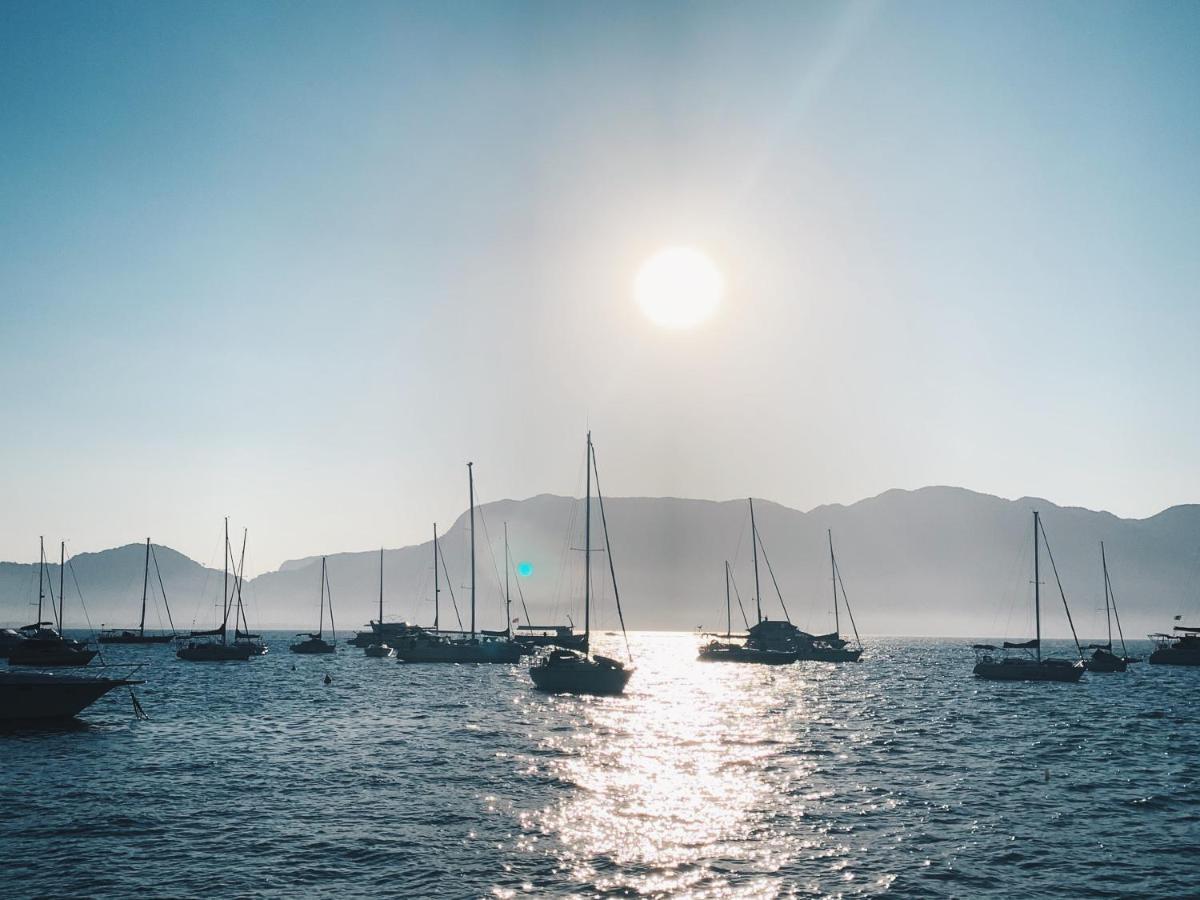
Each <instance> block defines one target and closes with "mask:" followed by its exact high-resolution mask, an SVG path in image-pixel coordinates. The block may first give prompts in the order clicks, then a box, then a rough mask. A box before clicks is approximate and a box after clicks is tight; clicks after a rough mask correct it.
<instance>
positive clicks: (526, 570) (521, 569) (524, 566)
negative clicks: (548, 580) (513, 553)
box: [517, 562, 533, 578]
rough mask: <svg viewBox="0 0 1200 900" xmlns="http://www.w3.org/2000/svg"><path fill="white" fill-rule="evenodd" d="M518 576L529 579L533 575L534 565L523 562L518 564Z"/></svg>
mask: <svg viewBox="0 0 1200 900" xmlns="http://www.w3.org/2000/svg"><path fill="white" fill-rule="evenodd" d="M517 574H518V575H520V576H521V577H522V578H528V577H529V576H530V575H532V574H533V563H529V562H523V563H517Z"/></svg>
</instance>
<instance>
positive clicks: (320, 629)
mask: <svg viewBox="0 0 1200 900" xmlns="http://www.w3.org/2000/svg"><path fill="white" fill-rule="evenodd" d="M324 633H325V557H323V556H322V557H321V611H320V612H319V613H317V640H320V639H321V635H322V634H324Z"/></svg>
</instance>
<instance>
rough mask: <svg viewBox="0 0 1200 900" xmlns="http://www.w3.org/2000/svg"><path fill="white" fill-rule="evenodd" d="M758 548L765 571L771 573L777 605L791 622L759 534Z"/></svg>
mask: <svg viewBox="0 0 1200 900" xmlns="http://www.w3.org/2000/svg"><path fill="white" fill-rule="evenodd" d="M758 549H759V550H761V551H762V555H763V559H765V560H766V561H767V571H768V572H769V573H770V574H771V583H772V584H773V585H775V595H776V596H777V597H778V598H779V605H780V606H782V607H783V617H784V618H785V619H787V620H788V621H789V622H791V621H792V617H791V616H790V615H788V609H787V604H786V603H784V602H783V594H782V593H781V592H780V590H779V582H778V581H776V580H775V570H774V569H772V568H771V558H770V557H769V556H767V548H766V545H765V544H763V540H762V535H761V534H760V535H758Z"/></svg>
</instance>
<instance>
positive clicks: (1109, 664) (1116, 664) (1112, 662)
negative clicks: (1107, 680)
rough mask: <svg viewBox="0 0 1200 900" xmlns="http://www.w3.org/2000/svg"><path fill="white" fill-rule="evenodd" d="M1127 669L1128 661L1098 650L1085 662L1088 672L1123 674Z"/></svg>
mask: <svg viewBox="0 0 1200 900" xmlns="http://www.w3.org/2000/svg"><path fill="white" fill-rule="evenodd" d="M1128 668H1129V661H1128V660H1126V659H1125V658H1123V657H1120V656H1117V655H1116V654H1115V653H1106V652H1105V651H1103V650H1098V651H1096V652H1095V653H1093V654H1092V657H1091V659H1089V660H1088V661H1087V670H1088V671H1089V672H1124V671H1126V670H1127V669H1128Z"/></svg>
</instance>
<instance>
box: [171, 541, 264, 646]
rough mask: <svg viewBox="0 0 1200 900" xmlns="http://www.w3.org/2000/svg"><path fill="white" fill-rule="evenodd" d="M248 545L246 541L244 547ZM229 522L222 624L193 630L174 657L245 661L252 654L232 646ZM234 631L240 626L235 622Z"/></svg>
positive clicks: (222, 597) (222, 598) (235, 644)
mask: <svg viewBox="0 0 1200 900" xmlns="http://www.w3.org/2000/svg"><path fill="white" fill-rule="evenodd" d="M244 546H245V543H244V542H243V547H244ZM230 553H231V549H230V546H229V519H228V518H226V519H225V566H224V568H225V571H224V581H223V588H222V594H221V611H222V613H221V624H220V626H219V627H217V628H213V629H211V630H209V631H193V632H191V633H190V634H189V635H188V638H189V640H188V642H187V643H186V644H184V645H183V646H181V647H180V648H179V649H178V650H176V651H175V655H176V656H177V657H179V658H180V659H182V660H186V661H188V662H245V661H246V660H248V659H249V658H250V657H251V655H252V649H251V647H250V646H249V645H248V644H245V643H242V644H239V643H236V642H235V643H232V644H231V643H229V632H228V631H227V627H228V625H229V612H230V607H231V605H232V603H233V599H232V596H231V594H230V592H229V556H230ZM234 629H235V631H236V629H237V624H236V620H235V624H234ZM197 638H200V640H196V639H197Z"/></svg>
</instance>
